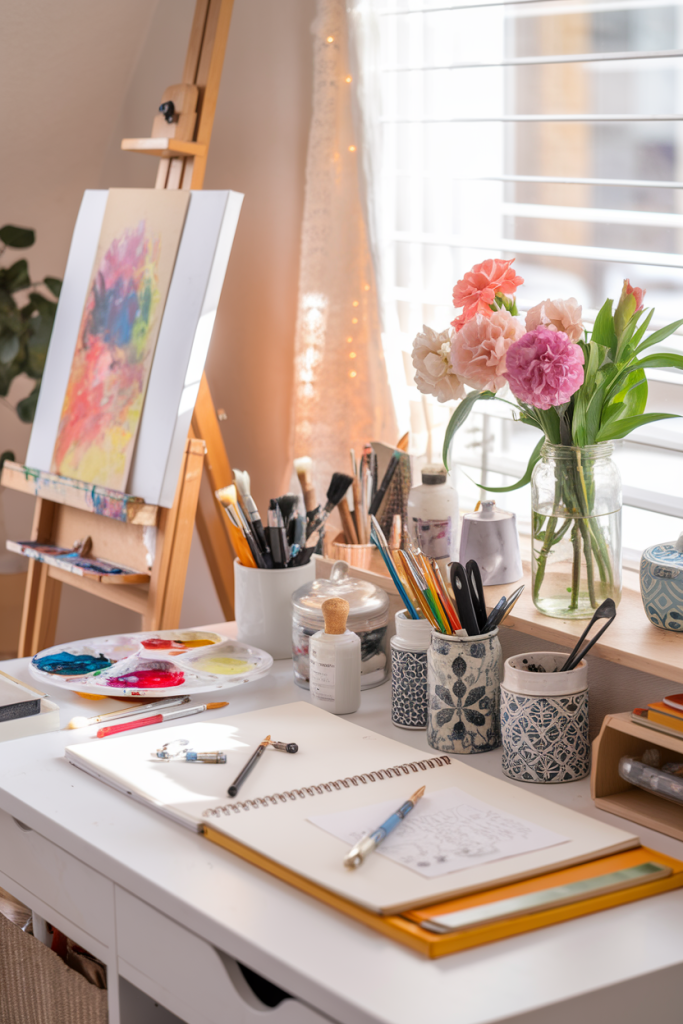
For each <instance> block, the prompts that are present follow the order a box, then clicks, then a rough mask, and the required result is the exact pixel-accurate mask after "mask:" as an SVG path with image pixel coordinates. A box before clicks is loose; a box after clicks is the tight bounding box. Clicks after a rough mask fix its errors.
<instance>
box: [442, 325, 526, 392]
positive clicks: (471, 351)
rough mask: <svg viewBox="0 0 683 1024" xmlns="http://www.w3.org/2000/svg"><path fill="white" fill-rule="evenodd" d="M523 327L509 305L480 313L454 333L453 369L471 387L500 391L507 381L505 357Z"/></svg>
mask: <svg viewBox="0 0 683 1024" xmlns="http://www.w3.org/2000/svg"><path fill="white" fill-rule="evenodd" d="M523 333H524V327H523V326H522V324H521V323H520V321H519V320H517V319H516V318H515V317H514V316H512V315H511V314H510V313H508V311H507V309H500V310H496V312H495V313H494V312H493V310H491V309H490V310H489V313H488V317H486V316H483V315H482V314H481V313H477V314H476V316H475V317H474V318H473V319H472V320H468V321H467V323H465V324H464V325H463V327H461V329H460V330H459V331H458V332H457V333H456V334H455V336H454V337H453V343H452V348H451V364H452V366H453V371H454V372H455V373H456V374H457V375H458V377H459V378H460V379H461V380H462V381H464V383H465V384H467V386H468V387H470V388H476V389H477V391H498V390H499V388H502V387H503V386H504V384H505V378H504V376H503V373H504V371H505V357H506V355H507V353H508V351H509V349H510V346H511V345H513V344H514V342H515V341H517V339H518V338H520V337H521V336H522V334H523Z"/></svg>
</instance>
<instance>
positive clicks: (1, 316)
mask: <svg viewBox="0 0 683 1024" xmlns="http://www.w3.org/2000/svg"><path fill="white" fill-rule="evenodd" d="M35 238H36V236H35V232H33V231H32V230H31V229H30V228H18V227H15V226H14V225H12V224H6V225H5V226H4V227H3V228H0V242H2V243H3V245H2V248H1V249H0V253H1V252H4V250H5V249H6V248H12V249H26V248H28V247H29V246H31V245H33V243H34V242H35ZM37 285H44V286H45V287H46V289H47V290H48V291H49V292H50V293H51V294H52V295H54V297H55V299H57V298H59V293H60V290H61V287H62V282H61V281H60V280H59V278H57V277H46V278H45V280H44V281H40V282H37V284H34V283H33V282H32V281H31V278H30V275H29V270H28V263H27V261H26V260H25V259H21V260H17V261H16V262H14V263H12V264H10V266H8V267H0V396H5V395H7V393H8V391H9V389H10V385H11V383H12V381H13V380H14V378H15V377H18V376H19V374H21V373H25V374H26V375H27V376H28V377H31V378H32V379H33V380H35V381H36V384H35V387H34V388H33V391H32V392H31V394H30V395H28V396H27V397H26V398H24V399H22V401H20V402H19V403H18V404H17V414H18V416H19V418H20V419H21V420H23V421H24V422H25V423H31V422H32V421H33V417H34V416H35V411H36V402H37V401H38V393H39V391H40V381H41V378H42V376H43V370H44V368H45V359H46V357H47V349H48V345H49V344H50V337H51V335H52V328H53V326H54V321H55V313H56V311H57V303H56V302H55V301H53V300H52V299H51V298H48V297H47V296H46V295H44V294H43V293H41V292H39V291H35V290H33V291H31V292H29V294H28V299H27V301H25V302H24V304H23V305H19V304H18V303H17V300H16V299H15V297H14V296H15V294H16V293H18V292H25V291H28V289H29V288H33V289H35V288H36V287H37Z"/></svg>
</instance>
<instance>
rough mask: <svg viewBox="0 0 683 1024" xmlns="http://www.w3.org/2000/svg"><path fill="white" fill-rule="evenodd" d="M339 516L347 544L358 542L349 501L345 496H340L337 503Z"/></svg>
mask: <svg viewBox="0 0 683 1024" xmlns="http://www.w3.org/2000/svg"><path fill="white" fill-rule="evenodd" d="M338 508H339V517H340V519H341V524H342V528H343V530H344V539H345V541H346V543H347V544H358V534H357V533H356V526H355V523H354V521H353V516H352V515H351V510H350V508H349V503H348V501H347V500H346V497H344V498H342V499H341V501H340V502H339V505H338Z"/></svg>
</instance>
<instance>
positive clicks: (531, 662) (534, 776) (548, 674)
mask: <svg viewBox="0 0 683 1024" xmlns="http://www.w3.org/2000/svg"><path fill="white" fill-rule="evenodd" d="M566 660H567V655H566V653H564V652H559V653H558V652H555V651H537V652H535V653H532V654H516V655H515V656H514V657H513V658H508V659H507V661H506V662H505V676H504V679H503V684H502V686H501V688H500V724H501V733H502V737H503V774H505V775H507V776H508V778H510V779H516V780H517V782H537V783H558V782H576V781H577V780H578V779H583V778H585V776H586V775H588V773H589V772H590V767H591V759H590V743H589V740H588V663H587V662H586V660H585V659H584V660H582V661H580V662H579V664H578V665H577V666H576V668H575V669H572V670H571V671H570V672H559V671H558V669H559V668H560V667H561V666H562V665H563V664H564V663H565V661H566Z"/></svg>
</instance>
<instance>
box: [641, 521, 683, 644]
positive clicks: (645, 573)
mask: <svg viewBox="0 0 683 1024" xmlns="http://www.w3.org/2000/svg"><path fill="white" fill-rule="evenodd" d="M640 596H641V597H642V599H643V607H644V608H645V614H646V615H647V617H648V619H649V620H650V622H651V623H652V624H653V625H654V626H659V627H660V629H671V630H674V631H675V632H677V633H683V533H682V534H681V535H680V537H679V538H678V540H677V541H669V542H668V543H664V544H655V545H654V546H653V547H651V548H647V550H645V551H643V555H642V558H641V559H640Z"/></svg>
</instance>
